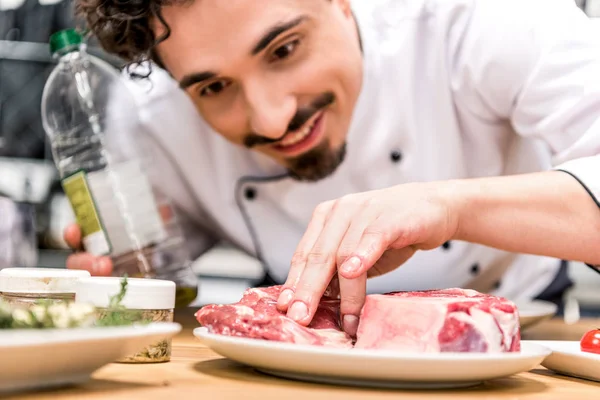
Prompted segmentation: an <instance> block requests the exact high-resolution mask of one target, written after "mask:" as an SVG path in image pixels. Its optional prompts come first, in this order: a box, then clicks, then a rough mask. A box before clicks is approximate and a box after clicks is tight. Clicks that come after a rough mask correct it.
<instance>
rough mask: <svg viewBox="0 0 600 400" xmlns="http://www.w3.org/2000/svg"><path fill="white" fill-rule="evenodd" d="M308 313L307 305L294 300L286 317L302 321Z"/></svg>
mask: <svg viewBox="0 0 600 400" xmlns="http://www.w3.org/2000/svg"><path fill="white" fill-rule="evenodd" d="M307 315H308V307H306V304H304V303H303V302H301V301H296V302H295V303H294V304H292V306H291V307H290V309H289V311H288V317H290V318H291V319H293V320H294V321H302V320H303V319H304V318H306V316H307Z"/></svg>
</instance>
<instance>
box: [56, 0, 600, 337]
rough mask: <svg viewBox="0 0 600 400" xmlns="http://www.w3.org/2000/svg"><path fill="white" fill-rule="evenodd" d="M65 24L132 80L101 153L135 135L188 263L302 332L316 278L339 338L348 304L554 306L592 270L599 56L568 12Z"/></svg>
mask: <svg viewBox="0 0 600 400" xmlns="http://www.w3.org/2000/svg"><path fill="white" fill-rule="evenodd" d="M77 5H78V10H79V12H80V13H81V15H82V16H83V17H84V18H86V20H87V22H88V24H89V27H90V29H91V31H92V32H93V33H94V34H95V35H96V36H97V37H98V39H99V40H100V42H101V43H102V45H103V46H104V48H105V49H106V50H107V51H109V52H111V53H114V54H116V55H119V56H121V57H123V58H124V59H126V60H128V61H130V62H132V63H137V64H134V65H135V66H134V67H133V68H132V70H130V71H129V72H130V73H131V72H132V73H133V74H129V75H127V76H128V78H126V79H127V82H128V85H129V87H130V88H131V90H132V92H133V93H134V96H135V102H136V105H137V109H138V111H139V113H138V115H137V116H136V118H135V121H136V122H135V124H133V123H131V125H133V126H130V127H129V128H127V129H123V130H120V131H119V134H118V136H119V137H118V140H119V141H120V143H121V144H120V146H119V147H120V148H121V149H123V151H124V152H126V151H128V150H127V149H134V148H137V147H138V146H139V145H140V140H142V139H139V138H137V139H135V140H134V139H133V138H134V135H133V134H131V135H128V134H127V131H129V132H134V131H135V132H136V134H139V133H142V136H143V138H144V139H143V140H144V145H145V146H146V147H147V148H149V149H150V153H151V154H152V163H153V166H154V167H155V170H156V171H157V172H156V173H155V174H154V175H153V178H152V179H153V183H154V185H155V186H156V187H157V188H159V189H160V190H161V191H163V192H164V193H167V194H168V195H169V196H170V197H171V199H172V200H173V202H174V204H175V205H176V207H177V210H178V212H179V214H180V218H181V220H182V222H183V223H184V226H185V232H186V238H187V240H188V244H189V249H190V251H191V253H192V256H193V257H198V256H200V255H201V254H202V253H203V252H205V251H207V250H208V249H209V248H210V247H211V246H213V245H214V244H215V243H217V242H218V241H219V240H226V241H228V242H230V243H232V244H233V245H235V246H237V247H238V248H240V249H242V250H244V251H246V252H248V253H249V254H252V255H254V256H256V257H258V258H259V259H260V260H261V261H262V262H263V263H264V265H265V269H266V272H267V274H268V277H269V278H270V280H269V281H268V283H277V284H285V285H286V288H287V289H289V290H286V291H284V292H283V293H282V296H281V298H280V302H279V306H280V307H281V309H282V310H284V311H286V310H287V312H288V315H289V316H290V317H292V318H294V319H296V320H297V321H299V322H300V323H304V324H306V323H308V322H309V321H310V319H311V318H312V315H313V313H314V311H315V307H316V304H317V302H318V299H319V298H320V296H321V295H322V294H323V293H324V292H325V290H326V289H327V287H328V285H329V283H330V281H331V280H332V278H335V279H334V282H339V289H340V290H341V298H342V313H343V317H344V318H343V321H344V328H345V329H346V330H347V331H348V332H353V331H355V330H356V324H357V317H358V311H359V310H360V305H361V304H362V301H363V299H364V295H365V293H374V292H387V291H394V290H421V289H429V288H440V287H468V288H474V289H477V290H480V291H485V292H488V293H492V294H496V295H500V296H506V297H508V298H511V299H514V300H529V299H534V298H544V299H548V300H555V301H559V300H557V299H560V297H561V296H562V293H563V292H564V291H565V290H566V289H567V288H568V287H569V286H570V285H571V282H570V281H569V279H568V277H567V274H566V268H565V265H566V262H564V261H561V260H578V261H582V262H585V263H588V264H589V265H595V264H600V252H599V251H598V243H600V212H599V210H598V203H597V200H596V199H597V198H600V197H599V196H600V174H599V173H598V171H600V156H598V153H599V152H600V39H599V37H600V36H599V35H598V34H597V32H596V31H594V28H593V26H592V23H591V22H590V21H589V19H588V18H587V17H586V16H585V15H584V14H583V13H582V12H581V11H580V10H579V9H578V8H577V7H576V5H575V4H574V2H573V1H572V0H404V1H400V0H369V1H363V0H356V1H348V0H277V1H268V0H236V1H235V2H222V1H219V0H195V1H191V2H178V1H175V2H173V4H172V5H169V6H163V5H162V2H160V1H154V0H152V1H148V2H141V3H136V5H131V4H129V3H123V2H121V1H118V0H80V1H79V2H78V3H77ZM148 59H149V60H150V61H152V63H149V62H147V61H148ZM158 66H160V67H161V68H159V67H158ZM140 75H142V76H141V78H142V79H140ZM129 77H130V78H129ZM115 102H116V103H115V104H117V106H116V107H115V109H119V107H118V100H115ZM130 117H132V118H131V119H130V121H133V120H134V119H133V117H134V116H130ZM131 151H133V150H131ZM65 237H66V239H67V241H68V242H69V243H71V245H73V246H74V247H75V246H77V245H78V242H79V238H80V234H79V230H78V228H77V227H69V228H68V229H67V231H65ZM68 266H69V268H86V269H89V270H91V272H92V273H93V274H97V275H105V274H108V273H110V268H111V264H110V260H109V259H107V258H99V259H95V258H93V257H91V256H90V255H89V254H85V253H77V254H74V255H72V256H71V257H70V259H69V261H68ZM338 272H339V273H338ZM367 277H371V279H368V280H367V279H366V278H367ZM336 287H337V283H336Z"/></svg>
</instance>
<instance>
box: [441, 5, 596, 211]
mask: <svg viewBox="0 0 600 400" xmlns="http://www.w3.org/2000/svg"><path fill="white" fill-rule="evenodd" d="M461 7H462V8H461V10H460V12H457V13H456V15H460V17H457V18H459V20H461V21H462V24H461V25H460V29H459V30H458V31H457V32H455V33H454V34H453V35H452V36H450V39H449V41H448V43H449V46H448V48H449V50H450V51H449V57H450V60H451V61H450V62H451V63H452V64H451V65H453V66H454V67H453V69H452V77H451V82H452V84H453V90H454V91H455V92H456V93H457V95H459V96H460V97H461V101H464V104H465V105H466V107H467V108H468V109H469V111H470V112H472V113H473V114H475V115H477V116H478V117H479V118H485V119H489V120H491V121H509V122H510V124H511V125H512V127H513V129H514V131H515V132H516V133H517V134H518V135H522V136H524V137H529V138H533V139H537V140H541V141H542V142H543V143H545V144H546V145H547V147H548V149H549V150H550V152H551V154H552V168H553V169H555V170H559V171H563V172H565V173H568V174H570V175H572V176H573V177H574V178H575V179H576V180H577V181H578V182H579V183H580V184H581V185H583V186H584V187H585V189H586V190H587V191H588V193H589V194H590V196H591V197H592V198H593V200H594V201H595V202H596V204H598V206H599V207H600V24H597V25H596V23H595V21H593V20H591V19H589V18H588V17H587V16H586V15H585V14H584V13H583V12H582V11H581V10H580V9H579V8H578V7H577V6H576V5H575V2H573V1H572V0H528V1H522V0H470V1H465V2H462V3H461ZM455 11H456V10H455ZM599 212H600V210H599Z"/></svg>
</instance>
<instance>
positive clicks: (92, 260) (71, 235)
mask: <svg viewBox="0 0 600 400" xmlns="http://www.w3.org/2000/svg"><path fill="white" fill-rule="evenodd" d="M63 236H64V239H65V242H67V244H68V245H69V246H70V247H71V248H72V249H74V250H81V248H82V244H81V229H79V225H76V224H73V225H69V226H68V227H67V228H66V229H65V231H64V233H63ZM67 268H69V269H84V270H87V271H89V273H90V274H92V276H110V275H111V273H112V268H113V266H112V260H111V259H110V257H95V256H93V255H92V254H89V253H84V252H77V253H75V254H71V255H70V256H69V258H67Z"/></svg>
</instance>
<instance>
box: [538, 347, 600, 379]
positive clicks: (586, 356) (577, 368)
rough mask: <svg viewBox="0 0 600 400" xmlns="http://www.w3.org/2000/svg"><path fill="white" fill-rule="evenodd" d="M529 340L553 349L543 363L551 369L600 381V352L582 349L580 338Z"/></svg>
mask: <svg viewBox="0 0 600 400" xmlns="http://www.w3.org/2000/svg"><path fill="white" fill-rule="evenodd" d="M529 342H530V343H534V344H536V345H540V346H544V347H547V348H549V349H550V350H552V354H550V355H549V356H548V357H547V358H546V359H545V360H544V361H543V362H542V365H543V366H544V367H546V368H548V369H549V370H551V371H554V372H557V373H559V374H563V375H570V376H573V377H576V378H583V379H588V380H592V381H597V382H600V354H594V353H587V352H583V351H581V350H580V348H579V341H578V340H575V341H570V340H565V341H561V340H554V341H552V340H550V341H548V340H535V341H533V340H532V341H529Z"/></svg>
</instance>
